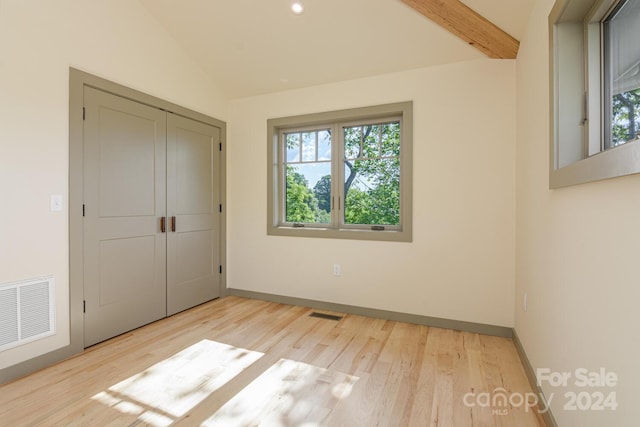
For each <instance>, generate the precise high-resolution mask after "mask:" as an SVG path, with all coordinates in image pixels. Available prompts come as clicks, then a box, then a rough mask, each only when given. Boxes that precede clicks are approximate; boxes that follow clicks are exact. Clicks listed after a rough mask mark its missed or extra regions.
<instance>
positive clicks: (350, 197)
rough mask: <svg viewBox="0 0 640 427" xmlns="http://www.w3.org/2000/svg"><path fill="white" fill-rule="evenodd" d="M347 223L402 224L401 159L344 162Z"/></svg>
mask: <svg viewBox="0 0 640 427" xmlns="http://www.w3.org/2000/svg"><path fill="white" fill-rule="evenodd" d="M344 175H345V182H344V193H345V206H344V223H345V224H366V225H400V160H399V159H398V158H397V157H396V158H390V159H370V160H354V161H349V160H346V161H345V173H344Z"/></svg>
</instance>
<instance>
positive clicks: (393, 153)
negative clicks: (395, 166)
mask: <svg viewBox="0 0 640 427" xmlns="http://www.w3.org/2000/svg"><path fill="white" fill-rule="evenodd" d="M399 155H400V123H399V122H395V123H388V124H386V125H384V126H382V156H383V157H397V156H399Z"/></svg>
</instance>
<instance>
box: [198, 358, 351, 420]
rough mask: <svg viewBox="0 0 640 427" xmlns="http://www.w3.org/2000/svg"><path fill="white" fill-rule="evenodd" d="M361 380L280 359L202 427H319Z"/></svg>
mask: <svg viewBox="0 0 640 427" xmlns="http://www.w3.org/2000/svg"><path fill="white" fill-rule="evenodd" d="M358 380H359V378H358V377H355V376H351V375H347V374H344V373H341V372H332V371H329V370H327V369H323V368H319V367H316V366H313V365H308V364H306V363H302V362H296V361H293V360H288V359H280V360H279V361H278V362H277V363H276V364H274V365H273V366H271V367H270V368H269V369H267V370H266V371H265V372H264V373H263V374H262V375H260V376H259V377H258V378H256V379H255V380H254V381H253V382H251V384H249V385H248V386H247V387H245V388H244V389H243V390H242V391H241V392H240V393H238V394H237V395H235V396H234V397H233V398H232V399H231V400H229V401H228V402H227V403H226V404H224V406H222V407H221V408H220V409H219V410H218V411H217V412H216V413H215V414H213V415H212V416H211V417H210V418H209V419H207V420H206V421H205V422H204V423H202V426H204V427H214V426H247V425H251V426H260V425H261V426H270V427H278V426H283V427H284V426H292V425H295V426H304V427H313V426H319V425H320V424H321V423H322V421H323V420H324V419H325V418H326V417H327V415H328V414H329V413H330V412H331V410H332V409H333V407H334V406H335V405H336V404H337V403H338V402H339V401H340V400H341V399H345V398H347V397H348V396H349V394H350V393H351V390H352V389H353V387H354V385H355V383H356V382H357V381H358Z"/></svg>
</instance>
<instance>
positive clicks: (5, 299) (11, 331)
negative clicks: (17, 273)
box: [0, 276, 55, 351]
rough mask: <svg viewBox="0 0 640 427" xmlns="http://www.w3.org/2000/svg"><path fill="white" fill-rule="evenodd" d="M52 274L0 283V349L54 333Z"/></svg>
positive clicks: (53, 281) (53, 282) (53, 283)
mask: <svg viewBox="0 0 640 427" xmlns="http://www.w3.org/2000/svg"><path fill="white" fill-rule="evenodd" d="M54 286H55V280H54V279H53V276H48V277H43V278H38V279H32V280H27V281H23V282H15V283H6V284H0V351H2V350H6V349H8V348H12V347H16V346H19V345H21V344H25V343H27V342H30V341H35V340H37V339H40V338H44V337H46V336H49V335H53V334H54V333H55V320H54V319H55V306H54Z"/></svg>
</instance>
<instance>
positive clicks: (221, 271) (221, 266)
mask: <svg viewBox="0 0 640 427" xmlns="http://www.w3.org/2000/svg"><path fill="white" fill-rule="evenodd" d="M220 274H222V266H220Z"/></svg>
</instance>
